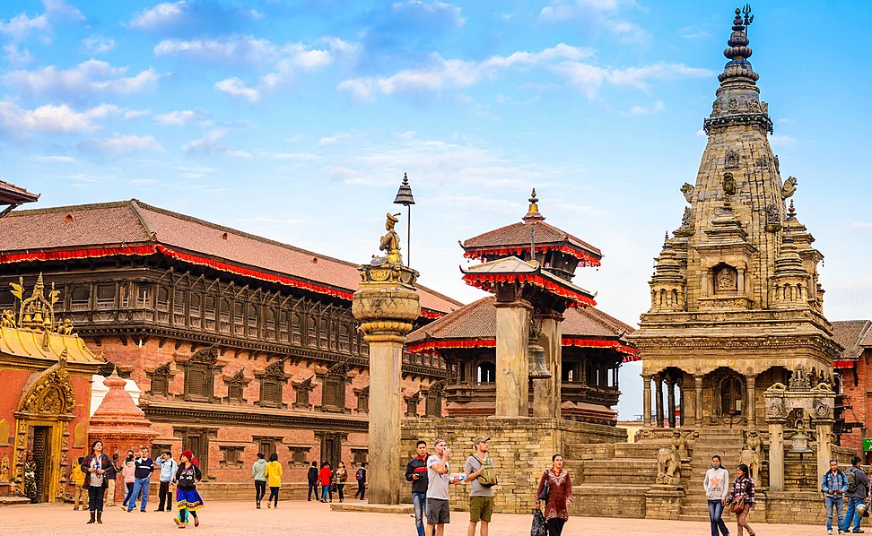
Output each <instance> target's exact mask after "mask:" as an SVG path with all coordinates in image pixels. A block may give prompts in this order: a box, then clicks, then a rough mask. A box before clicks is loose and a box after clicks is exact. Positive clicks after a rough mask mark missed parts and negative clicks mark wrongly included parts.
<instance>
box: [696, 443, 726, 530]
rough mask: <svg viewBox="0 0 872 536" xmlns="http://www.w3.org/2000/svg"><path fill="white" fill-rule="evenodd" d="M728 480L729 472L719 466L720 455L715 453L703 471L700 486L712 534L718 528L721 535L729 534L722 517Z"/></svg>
mask: <svg viewBox="0 0 872 536" xmlns="http://www.w3.org/2000/svg"><path fill="white" fill-rule="evenodd" d="M729 482H730V473H729V472H728V471H727V470H726V469H724V468H723V467H721V457H720V456H718V455H717V454H715V455H714V456H712V466H711V467H710V468H709V469H708V470H707V471H706V472H705V478H704V479H703V481H702V487H703V489H704V490H705V496H706V499H708V511H709V522H710V523H711V526H712V536H718V529H720V531H721V536H729V535H730V531H729V530H727V524H726V523H724V518H723V514H724V505H725V504H726V503H727V494H728V493H729V490H728V488H727V484H728V483H729Z"/></svg>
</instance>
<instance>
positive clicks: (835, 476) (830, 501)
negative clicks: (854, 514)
mask: <svg viewBox="0 0 872 536" xmlns="http://www.w3.org/2000/svg"><path fill="white" fill-rule="evenodd" d="M821 492H823V494H824V508H826V510H827V534H832V533H833V517H835V518H836V519H837V523H836V529H837V530H838V531H839V534H841V533H842V529H841V528H839V527H841V526H842V517H843V516H844V513H843V512H842V509H843V507H844V505H845V493H847V492H848V477H846V476H845V473H843V472H842V470H841V469H839V462H838V460H836V459H835V458H833V459H832V460H830V470H829V471H827V472H826V473H824V476H823V478H821ZM833 512H835V516H834V515H833ZM740 536H741V535H740Z"/></svg>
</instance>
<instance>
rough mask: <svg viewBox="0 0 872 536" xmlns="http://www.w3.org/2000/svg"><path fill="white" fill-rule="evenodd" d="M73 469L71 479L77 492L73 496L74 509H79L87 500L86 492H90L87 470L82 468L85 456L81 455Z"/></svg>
mask: <svg viewBox="0 0 872 536" xmlns="http://www.w3.org/2000/svg"><path fill="white" fill-rule="evenodd" d="M77 461H78V463H76V465H75V466H73V470H72V471H71V473H70V480H72V481H73V485H74V486H75V487H76V494H75V496H74V497H73V511H75V510H78V509H79V508H80V507H81V506H82V503H83V502H85V499H84V497H85V494H86V493H88V487H87V486H86V485H85V471H84V470H83V469H82V462H83V461H85V457H84V456H79V459H78V460H77Z"/></svg>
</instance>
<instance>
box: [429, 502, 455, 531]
mask: <svg viewBox="0 0 872 536" xmlns="http://www.w3.org/2000/svg"><path fill="white" fill-rule="evenodd" d="M445 523H451V510H449V508H448V501H447V500H445V499H430V498H429V497H428V498H427V524H428V525H444V524H445Z"/></svg>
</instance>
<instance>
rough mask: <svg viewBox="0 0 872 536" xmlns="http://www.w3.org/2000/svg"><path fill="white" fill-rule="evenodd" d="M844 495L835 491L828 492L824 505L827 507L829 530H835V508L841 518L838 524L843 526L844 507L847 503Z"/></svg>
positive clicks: (837, 515)
mask: <svg viewBox="0 0 872 536" xmlns="http://www.w3.org/2000/svg"><path fill="white" fill-rule="evenodd" d="M843 497H844V496H843V495H836V494H835V493H832V494H831V493H827V496H826V501H825V502H824V505H825V507H826V509H827V530H833V510H835V512H836V517H837V518H838V520H839V523H838V526H842V517H843V514H842V507H843V506H844V505H845V500H844V498H843Z"/></svg>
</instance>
